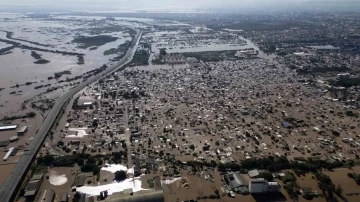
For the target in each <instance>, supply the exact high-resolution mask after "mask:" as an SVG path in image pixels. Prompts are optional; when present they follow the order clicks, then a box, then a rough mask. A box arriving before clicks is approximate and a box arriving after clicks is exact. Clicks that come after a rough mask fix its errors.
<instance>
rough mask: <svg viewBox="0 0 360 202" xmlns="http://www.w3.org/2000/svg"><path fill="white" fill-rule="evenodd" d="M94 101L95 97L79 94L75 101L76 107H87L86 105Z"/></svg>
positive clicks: (90, 104)
mask: <svg viewBox="0 0 360 202" xmlns="http://www.w3.org/2000/svg"><path fill="white" fill-rule="evenodd" d="M94 102H95V99H94V98H93V97H90V96H80V97H79V99H78V100H77V103H76V108H77V109H87V108H88V107H90V106H92V104H93V103H94Z"/></svg>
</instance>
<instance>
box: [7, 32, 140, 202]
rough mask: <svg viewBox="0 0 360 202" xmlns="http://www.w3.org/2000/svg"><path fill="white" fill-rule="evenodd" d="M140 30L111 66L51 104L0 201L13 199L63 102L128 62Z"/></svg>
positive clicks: (137, 41)
mask: <svg viewBox="0 0 360 202" xmlns="http://www.w3.org/2000/svg"><path fill="white" fill-rule="evenodd" d="M141 34H142V33H141V32H140V31H137V34H136V36H135V37H134V40H133V42H132V44H131V45H130V47H129V49H128V51H127V52H126V54H125V56H124V57H123V58H122V59H121V60H120V61H119V62H117V63H116V64H114V65H113V66H111V67H108V68H107V69H106V70H105V71H103V72H101V73H99V74H98V75H95V76H93V77H91V78H89V79H88V80H86V81H85V82H83V83H81V84H79V85H78V86H76V87H75V88H72V89H70V91H68V92H67V93H66V94H65V95H63V96H62V97H61V98H60V99H59V100H58V101H57V102H56V104H55V105H54V106H53V108H52V109H51V111H50V112H49V114H48V116H47V117H46V118H45V120H44V122H43V124H42V126H41V128H40V129H39V131H38V133H37V134H36V135H35V137H34V139H33V140H32V141H31V143H30V144H29V146H28V148H27V149H26V150H25V152H24V154H23V155H22V157H21V158H20V160H19V162H18V163H17V164H16V166H15V168H14V169H13V170H12V172H11V173H10V175H9V176H8V177H7V179H6V181H5V182H4V184H3V186H2V187H1V189H0V201H1V202H10V201H12V200H13V199H14V197H15V195H16V193H17V189H18V188H19V186H21V182H22V179H23V176H25V174H26V172H27V171H28V168H29V166H30V165H31V163H32V161H33V160H34V158H35V156H36V154H37V152H38V150H39V148H40V147H41V145H42V143H43V141H44V139H45V137H46V135H47V133H48V132H49V130H50V128H51V126H52V125H53V123H54V122H55V120H56V117H57V115H58V114H59V112H60V110H62V108H63V106H64V104H65V103H66V102H67V101H68V100H69V99H70V98H71V97H72V96H74V95H75V94H76V93H77V92H79V91H80V90H82V89H83V88H85V87H86V86H87V85H89V84H91V83H93V82H95V81H98V80H99V79H101V78H103V77H104V76H106V75H108V74H111V73H112V72H114V71H116V70H117V69H119V68H120V67H122V66H124V65H125V64H126V63H128V62H130V61H131V59H132V58H133V55H134V47H135V46H136V45H137V44H138V43H139V40H140V38H141V37H140V36H141Z"/></svg>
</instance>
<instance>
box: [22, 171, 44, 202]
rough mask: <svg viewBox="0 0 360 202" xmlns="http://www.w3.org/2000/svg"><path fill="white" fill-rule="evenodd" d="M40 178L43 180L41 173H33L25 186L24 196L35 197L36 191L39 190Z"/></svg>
mask: <svg viewBox="0 0 360 202" xmlns="http://www.w3.org/2000/svg"><path fill="white" fill-rule="evenodd" d="M42 180H43V174H35V175H33V177H32V178H31V179H30V181H29V183H28V184H27V186H26V188H25V194H24V196H25V197H27V198H33V197H35V196H36V194H37V192H38V191H39V188H40V185H41V182H42Z"/></svg>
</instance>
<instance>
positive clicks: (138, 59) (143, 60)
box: [129, 53, 150, 67]
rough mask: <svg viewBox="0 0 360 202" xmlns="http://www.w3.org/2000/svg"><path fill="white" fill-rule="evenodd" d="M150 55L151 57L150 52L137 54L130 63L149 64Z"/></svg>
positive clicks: (136, 64)
mask: <svg viewBox="0 0 360 202" xmlns="http://www.w3.org/2000/svg"><path fill="white" fill-rule="evenodd" d="M149 57H150V54H148V53H144V54H135V55H134V57H133V59H132V60H131V62H130V63H129V65H130V66H131V67H134V66H146V65H149Z"/></svg>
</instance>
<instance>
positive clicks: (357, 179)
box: [348, 173, 360, 185]
mask: <svg viewBox="0 0 360 202" xmlns="http://www.w3.org/2000/svg"><path fill="white" fill-rule="evenodd" d="M348 177H350V178H351V179H353V180H354V181H355V182H356V184H358V185H360V174H356V173H348Z"/></svg>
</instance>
